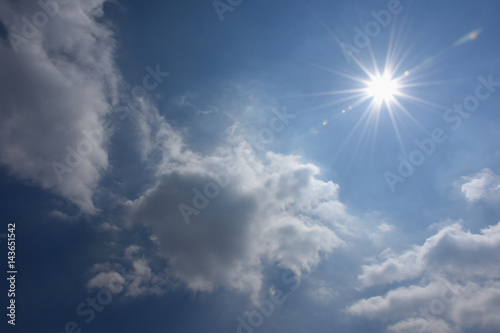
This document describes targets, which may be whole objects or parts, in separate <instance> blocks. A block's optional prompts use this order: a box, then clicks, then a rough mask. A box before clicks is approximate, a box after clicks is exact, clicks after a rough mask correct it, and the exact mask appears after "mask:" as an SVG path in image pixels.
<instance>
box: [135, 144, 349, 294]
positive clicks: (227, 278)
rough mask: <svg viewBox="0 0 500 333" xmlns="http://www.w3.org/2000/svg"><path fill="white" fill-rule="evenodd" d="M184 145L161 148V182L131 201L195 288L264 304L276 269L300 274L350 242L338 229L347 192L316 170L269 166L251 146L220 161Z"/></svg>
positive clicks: (174, 267)
mask: <svg viewBox="0 0 500 333" xmlns="http://www.w3.org/2000/svg"><path fill="white" fill-rule="evenodd" d="M167 137H169V136H167ZM170 137H171V136H170ZM176 144H177V147H178V148H175V149H172V147H175V146H176V145H175V144H174V145H166V144H163V145H162V144H161V143H160V146H163V147H165V150H164V153H163V158H162V160H161V161H160V162H159V164H158V171H157V182H156V184H155V185H154V186H152V187H151V188H150V189H148V190H147V191H145V192H144V194H142V195H141V196H140V197H139V198H138V199H137V200H133V201H129V202H128V203H127V207H128V213H127V214H128V215H129V216H130V220H131V221H136V222H141V223H143V224H144V225H146V226H147V227H148V228H150V229H151V230H152V233H153V235H154V237H155V239H156V243H157V245H158V255H159V256H161V257H164V258H166V259H167V260H168V263H169V269H170V271H171V274H172V275H173V276H174V277H175V278H177V279H179V280H180V281H182V282H183V283H184V284H185V285H187V286H188V288H190V289H192V290H195V291H212V290H214V289H215V288H217V287H219V286H223V287H227V288H229V289H233V290H236V291H240V292H247V293H250V294H252V295H253V296H254V297H256V295H257V294H258V292H259V291H260V289H261V287H262V283H263V276H262V269H263V267H264V266H265V265H266V264H276V265H278V266H279V267H281V268H284V269H290V270H292V271H293V272H294V273H295V274H297V275H300V274H301V272H302V271H310V270H311V269H312V268H313V267H315V266H316V265H318V264H319V262H320V260H321V258H320V255H321V254H329V253H331V252H332V251H333V250H334V249H335V248H337V247H339V246H342V244H343V243H344V242H343V241H342V240H341V239H340V238H339V237H338V236H337V235H336V233H335V232H334V231H333V230H332V229H334V225H335V223H340V222H341V220H342V219H344V222H345V220H346V219H348V218H350V216H349V215H348V214H347V213H345V208H344V207H343V205H342V204H341V203H340V202H339V201H338V199H337V195H338V194H337V193H338V186H337V185H336V184H334V183H333V182H324V181H321V180H319V179H318V178H317V176H318V175H319V169H318V168H317V167H315V166H314V165H312V164H305V163H302V162H301V161H300V157H298V156H293V155H288V156H287V155H281V154H275V153H271V152H268V153H267V154H266V156H265V158H264V160H261V159H260V158H258V157H257V156H256V155H254V153H253V152H252V150H251V149H250V146H249V145H248V144H247V143H246V142H245V141H244V140H239V141H238V140H237V141H236V143H235V142H233V143H228V144H227V145H223V146H221V147H219V148H217V149H216V151H215V152H214V153H213V154H212V155H210V156H202V155H199V154H196V153H193V152H191V151H189V150H188V149H182V148H180V147H182V146H183V144H182V140H181V141H178V142H176ZM180 205H183V207H184V209H185V214H184V216H183V213H182V212H181V208H180V207H181V206H180ZM327 206H330V211H331V212H334V213H335V214H330V215H329V214H327V213H326V210H325V207H327Z"/></svg>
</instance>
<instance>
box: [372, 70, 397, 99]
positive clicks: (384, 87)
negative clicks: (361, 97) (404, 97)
mask: <svg viewBox="0 0 500 333" xmlns="http://www.w3.org/2000/svg"><path fill="white" fill-rule="evenodd" d="M366 92H367V93H368V95H369V96H370V97H373V99H374V102H375V103H377V104H381V103H382V102H384V101H385V103H386V104H387V103H389V102H390V101H391V100H393V98H394V95H395V94H397V93H398V84H397V82H396V80H393V79H392V78H391V77H390V76H389V75H387V74H384V75H377V76H375V77H374V78H373V79H372V81H371V82H368V84H367V88H366Z"/></svg>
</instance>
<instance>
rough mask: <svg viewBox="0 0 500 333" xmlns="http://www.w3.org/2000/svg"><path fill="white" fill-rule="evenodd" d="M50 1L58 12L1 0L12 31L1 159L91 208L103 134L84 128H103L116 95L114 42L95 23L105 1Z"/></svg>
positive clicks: (103, 162) (0, 83)
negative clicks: (93, 136)
mask: <svg viewBox="0 0 500 333" xmlns="http://www.w3.org/2000/svg"><path fill="white" fill-rule="evenodd" d="M53 3H55V4H56V7H52V10H51V11H50V13H52V14H53V15H52V14H50V13H49V14H50V15H49V14H47V13H46V12H45V11H44V10H43V9H42V7H40V5H39V4H37V2H36V1H16V2H13V1H2V2H1V3H0V20H1V21H2V22H3V24H4V26H5V27H6V29H7V31H8V40H2V41H1V42H0V58H1V59H2V66H1V68H0V87H1V89H0V100H1V101H2V113H1V114H0V133H1V134H0V163H2V164H3V165H4V166H6V167H7V168H8V170H9V172H10V173H11V174H12V175H15V176H17V177H19V178H22V179H25V180H28V181H32V182H36V183H37V184H39V185H40V186H42V187H43V188H46V189H50V190H52V191H54V192H55V193H58V194H60V195H62V196H64V197H66V198H67V199H69V200H70V201H72V202H73V203H75V204H76V205H78V206H79V207H80V208H81V210H82V211H84V212H86V213H94V212H95V211H96V208H95V206H94V203H93V200H92V197H93V194H94V191H95V189H96V187H97V184H98V181H99V179H100V177H101V174H102V173H103V172H104V170H106V168H107V167H108V154H107V151H106V136H105V135H104V136H103V139H102V140H100V141H95V142H94V143H91V142H89V141H88V139H87V137H86V136H85V134H84V132H83V131H84V130H87V131H99V132H102V133H104V132H106V131H105V129H104V128H103V125H102V119H103V118H104V117H105V116H106V115H107V114H108V113H109V111H110V108H111V105H112V104H113V103H116V101H117V99H118V94H119V92H118V90H119V89H118V87H119V85H120V80H121V78H120V75H119V74H118V72H117V70H116V68H115V65H114V48H115V41H114V39H113V36H112V33H111V31H110V29H109V27H107V26H106V25H104V24H102V23H98V22H97V20H98V19H100V16H102V14H103V11H102V6H103V3H104V0H93V1H69V2H67V3H66V4H57V3H56V2H53ZM56 9H57V10H56ZM43 17H45V18H46V20H45V21H44V20H43ZM86 142H88V144H87V143H86ZM69 150H74V151H76V152H78V151H80V152H84V153H83V155H85V158H78V157H77V156H75V154H74V153H70V152H69ZM68 154H69V155H71V156H70V157H68ZM68 161H69V162H68ZM54 162H57V163H60V164H56V168H57V167H59V169H58V170H59V171H60V172H59V176H58V175H57V172H54V164H53V163H54ZM63 165H64V167H62V166H63ZM61 167H62V169H61ZM62 170H64V171H62Z"/></svg>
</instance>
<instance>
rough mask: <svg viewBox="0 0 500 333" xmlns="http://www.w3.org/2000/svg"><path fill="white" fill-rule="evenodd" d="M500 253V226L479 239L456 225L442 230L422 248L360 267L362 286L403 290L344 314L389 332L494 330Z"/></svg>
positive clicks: (364, 302) (369, 300) (498, 300)
mask: <svg viewBox="0 0 500 333" xmlns="http://www.w3.org/2000/svg"><path fill="white" fill-rule="evenodd" d="M499 254H500V223H499V224H497V225H494V226H490V227H488V228H485V229H483V230H481V232H480V233H478V234H474V233H471V232H469V231H467V230H464V229H463V227H462V226H461V225H459V224H455V225H452V226H449V227H445V228H443V229H442V230H440V231H439V232H438V233H437V234H436V235H433V236H431V237H429V238H428V239H427V240H426V241H425V243H424V244H423V245H422V246H415V247H413V248H412V249H410V250H408V251H406V252H405V253H402V254H400V255H394V256H393V257H390V258H388V259H387V260H385V261H384V262H382V263H380V264H373V265H366V266H363V273H362V274H361V275H360V276H359V280H360V282H361V283H362V284H363V285H364V286H373V285H377V284H382V285H387V284H392V283H395V282H399V284H403V286H401V285H400V286H398V287H396V288H393V289H391V290H389V292H388V293H387V294H385V295H384V296H374V297H370V298H367V299H362V300H360V301H358V302H356V303H355V304H353V305H351V306H350V307H349V308H348V309H347V311H348V312H349V313H350V314H352V315H358V316H365V317H368V318H372V319H374V318H377V319H379V320H382V321H385V322H387V323H393V324H391V325H390V326H389V327H388V331H389V332H434V331H439V332H464V331H466V330H469V329H473V330H475V331H480V332H490V331H494V330H498V329H499V328H500V321H499V320H498V316H496V315H495V314H497V313H498V312H499V311H500V283H499V282H498V279H499V278H500V256H499ZM405 281H407V282H406V283H405ZM414 281H418V282H416V283H415V282H414ZM408 282H411V283H415V284H410V285H408V284H407V283H408ZM394 322H395V324H394Z"/></svg>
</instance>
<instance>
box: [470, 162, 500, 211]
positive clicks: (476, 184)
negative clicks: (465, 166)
mask: <svg viewBox="0 0 500 333" xmlns="http://www.w3.org/2000/svg"><path fill="white" fill-rule="evenodd" d="M461 191H462V193H463V195H464V196H465V198H466V199H467V200H468V201H469V202H471V203H474V202H478V201H480V200H486V201H489V202H498V201H499V200H500V176H499V175H497V174H496V173H494V172H493V171H491V170H490V169H488V168H486V169H483V170H481V171H480V172H478V173H476V174H474V175H472V176H467V177H464V179H463V185H462V186H461Z"/></svg>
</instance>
